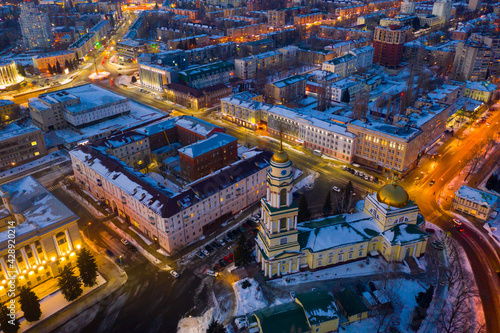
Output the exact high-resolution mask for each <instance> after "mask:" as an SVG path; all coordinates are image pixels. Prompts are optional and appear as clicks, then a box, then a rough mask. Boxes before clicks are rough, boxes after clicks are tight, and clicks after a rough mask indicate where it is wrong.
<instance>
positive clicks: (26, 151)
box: [0, 125, 47, 171]
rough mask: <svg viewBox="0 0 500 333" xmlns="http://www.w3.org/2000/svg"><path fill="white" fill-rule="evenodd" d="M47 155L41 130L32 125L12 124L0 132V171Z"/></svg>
mask: <svg viewBox="0 0 500 333" xmlns="http://www.w3.org/2000/svg"><path fill="white" fill-rule="evenodd" d="M45 155H47V147H46V145H45V140H44V138H43V134H42V131H41V130H40V129H39V128H38V127H36V126H33V125H29V126H26V127H19V126H14V129H11V130H9V129H6V130H3V131H2V132H1V133H0V171H3V170H8V169H9V168H12V167H15V166H18V165H20V164H23V163H27V162H30V161H33V160H36V159H37V158H40V157H42V156H45Z"/></svg>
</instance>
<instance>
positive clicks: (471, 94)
mask: <svg viewBox="0 0 500 333" xmlns="http://www.w3.org/2000/svg"><path fill="white" fill-rule="evenodd" d="M497 88H498V86H497V85H496V84H493V83H491V82H488V81H484V82H477V81H476V82H473V81H467V83H466V84H465V93H464V97H468V98H472V99H473V100H476V101H481V102H484V103H488V102H489V101H491V99H492V98H493V94H494V93H495V91H496V90H497Z"/></svg>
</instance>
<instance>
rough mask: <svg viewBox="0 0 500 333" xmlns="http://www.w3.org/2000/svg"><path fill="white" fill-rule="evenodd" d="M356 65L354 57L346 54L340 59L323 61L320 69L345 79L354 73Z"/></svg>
mask: <svg viewBox="0 0 500 333" xmlns="http://www.w3.org/2000/svg"><path fill="white" fill-rule="evenodd" d="M356 63H357V61H356V56H354V55H352V54H346V55H343V56H341V57H338V58H334V59H332V60H328V61H325V62H324V63H323V65H322V67H321V69H322V70H324V71H329V72H332V73H335V74H338V75H341V76H342V77H346V76H351V75H352V74H354V72H356Z"/></svg>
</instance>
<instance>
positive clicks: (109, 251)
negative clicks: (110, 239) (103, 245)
mask: <svg viewBox="0 0 500 333" xmlns="http://www.w3.org/2000/svg"><path fill="white" fill-rule="evenodd" d="M106 254H107V255H108V256H110V257H114V256H115V254H114V253H113V251H111V250H110V249H106Z"/></svg>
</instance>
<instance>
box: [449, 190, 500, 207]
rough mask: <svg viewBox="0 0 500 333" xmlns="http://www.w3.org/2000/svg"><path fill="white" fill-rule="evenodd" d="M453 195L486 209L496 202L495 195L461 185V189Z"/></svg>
mask: <svg viewBox="0 0 500 333" xmlns="http://www.w3.org/2000/svg"><path fill="white" fill-rule="evenodd" d="M455 195H456V196H457V197H460V198H463V199H466V200H469V201H473V202H476V203H478V204H480V205H482V206H483V205H484V206H488V207H491V206H493V205H494V204H495V203H496V202H497V201H498V197H497V196H496V195H493V194H490V193H488V192H484V191H481V190H478V189H476V188H472V187H469V186H466V185H462V187H460V188H459V189H458V191H456V192H455Z"/></svg>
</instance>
